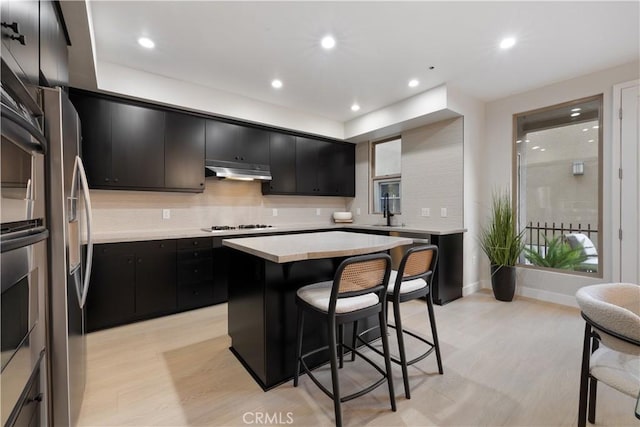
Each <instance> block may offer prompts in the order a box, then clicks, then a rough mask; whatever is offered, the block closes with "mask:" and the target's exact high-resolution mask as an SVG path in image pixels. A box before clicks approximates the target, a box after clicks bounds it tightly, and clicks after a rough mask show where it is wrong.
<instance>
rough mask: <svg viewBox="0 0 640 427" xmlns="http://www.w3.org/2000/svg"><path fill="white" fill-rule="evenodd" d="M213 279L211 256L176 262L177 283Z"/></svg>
mask: <svg viewBox="0 0 640 427" xmlns="http://www.w3.org/2000/svg"><path fill="white" fill-rule="evenodd" d="M211 279H213V263H212V261H211V258H208V259H207V258H205V259H201V260H196V261H190V262H187V261H183V262H181V263H179V264H178V283H180V284H183V283H192V282H201V281H211Z"/></svg>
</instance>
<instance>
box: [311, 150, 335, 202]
mask: <svg viewBox="0 0 640 427" xmlns="http://www.w3.org/2000/svg"><path fill="white" fill-rule="evenodd" d="M316 146H317V149H318V169H317V174H318V178H317V181H318V190H317V192H318V193H319V194H321V195H323V196H336V195H338V187H339V185H340V184H339V181H340V176H339V174H340V171H339V169H338V165H337V162H336V160H337V159H336V158H337V156H336V154H337V146H338V145H337V144H335V143H332V142H326V141H316Z"/></svg>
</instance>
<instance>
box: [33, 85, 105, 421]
mask: <svg viewBox="0 0 640 427" xmlns="http://www.w3.org/2000/svg"><path fill="white" fill-rule="evenodd" d="M42 100H43V106H44V124H45V126H44V129H45V136H46V137H47V140H48V143H49V147H48V152H47V155H46V168H47V170H46V172H47V174H46V177H47V187H48V188H47V189H48V192H47V193H48V194H47V212H48V216H47V219H48V227H49V231H50V237H49V245H50V246H49V266H50V274H49V305H48V306H49V310H50V313H49V320H50V324H49V343H48V348H49V356H50V372H51V382H50V383H51V394H50V396H51V404H52V424H53V425H56V426H58V425H59V426H69V425H75V424H76V423H77V420H78V415H79V413H80V407H81V405H82V398H83V394H84V389H85V381H86V357H87V355H86V339H85V302H86V298H87V291H88V287H89V276H90V274H91V259H92V254H93V245H92V240H91V199H90V196H89V187H88V185H87V179H86V175H85V171H84V167H83V164H82V159H81V158H80V138H81V136H80V135H81V133H80V120H79V118H78V114H77V112H76V110H75V108H74V107H73V105H72V104H71V102H70V101H69V99H68V97H67V95H66V93H65V92H64V91H62V90H61V89H59V88H56V89H47V88H43V89H42Z"/></svg>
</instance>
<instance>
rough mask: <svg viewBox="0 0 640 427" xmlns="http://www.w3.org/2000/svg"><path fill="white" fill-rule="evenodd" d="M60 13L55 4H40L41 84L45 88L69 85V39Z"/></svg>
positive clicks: (45, 2)
mask: <svg viewBox="0 0 640 427" xmlns="http://www.w3.org/2000/svg"><path fill="white" fill-rule="evenodd" d="M58 12H59V10H58V8H57V7H56V5H55V3H54V2H52V1H41V2H40V72H41V73H42V75H41V81H40V84H42V85H43V86H50V87H53V86H68V85H69V68H68V53H67V38H66V36H65V33H64V28H63V24H62V21H61V19H59V15H58Z"/></svg>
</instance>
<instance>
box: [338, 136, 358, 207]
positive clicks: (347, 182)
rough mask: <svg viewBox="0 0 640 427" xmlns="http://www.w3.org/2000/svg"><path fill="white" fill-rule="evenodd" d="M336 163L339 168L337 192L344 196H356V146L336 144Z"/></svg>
mask: <svg viewBox="0 0 640 427" xmlns="http://www.w3.org/2000/svg"><path fill="white" fill-rule="evenodd" d="M337 155H338V165H339V167H340V170H339V172H338V175H339V176H340V181H339V183H340V186H339V187H338V194H339V195H341V196H345V197H355V196H356V146H355V144H339V145H338V153H337Z"/></svg>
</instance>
